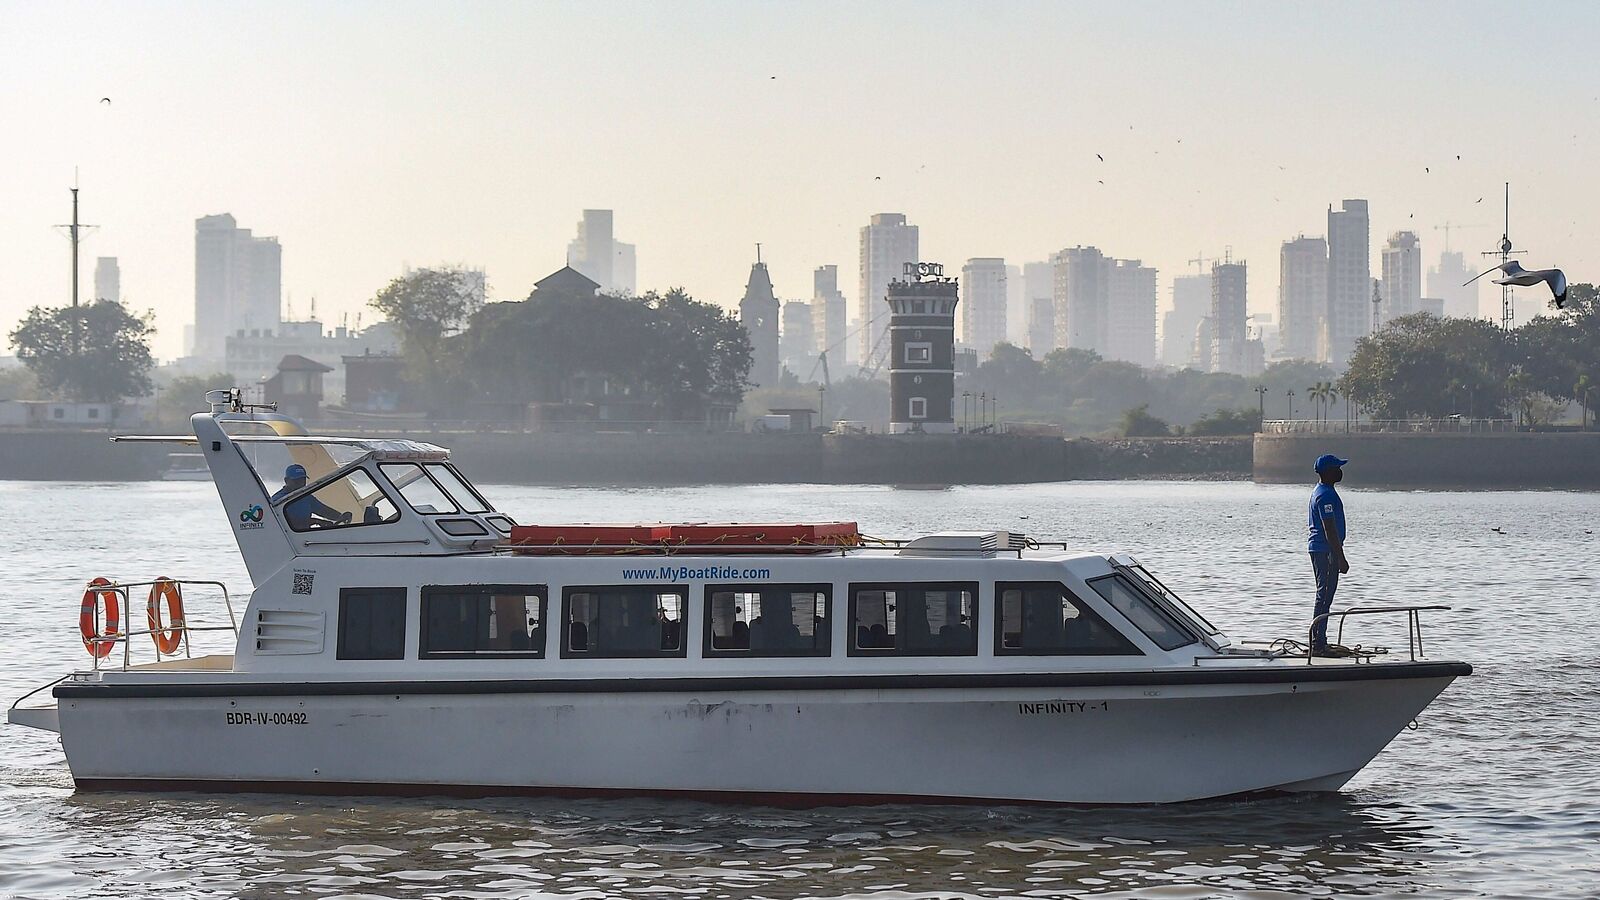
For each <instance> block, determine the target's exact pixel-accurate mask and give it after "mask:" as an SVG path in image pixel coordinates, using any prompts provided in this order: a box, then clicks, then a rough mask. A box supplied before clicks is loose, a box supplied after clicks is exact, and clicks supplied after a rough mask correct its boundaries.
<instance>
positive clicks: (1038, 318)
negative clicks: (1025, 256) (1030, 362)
mask: <svg viewBox="0 0 1600 900" xmlns="http://www.w3.org/2000/svg"><path fill="white" fill-rule="evenodd" d="M1055 293H1056V290H1055V272H1054V270H1053V269H1052V268H1051V264H1050V263H1049V262H1031V263H1023V265H1022V296H1023V302H1024V303H1025V304H1026V306H1027V310H1028V314H1027V323H1028V350H1029V352H1031V353H1032V354H1033V358H1034V359H1044V358H1045V357H1046V356H1048V355H1049V353H1050V351H1051V350H1054V349H1055V348H1056V307H1055V303H1056V301H1055Z"/></svg>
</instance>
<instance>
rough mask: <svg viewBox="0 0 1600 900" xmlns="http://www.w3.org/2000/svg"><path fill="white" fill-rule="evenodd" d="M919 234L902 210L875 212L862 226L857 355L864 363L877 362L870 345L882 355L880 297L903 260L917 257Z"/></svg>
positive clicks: (884, 319)
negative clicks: (870, 221) (860, 324)
mask: <svg viewBox="0 0 1600 900" xmlns="http://www.w3.org/2000/svg"><path fill="white" fill-rule="evenodd" d="M918 238H919V235H918V232H917V226H915V225H907V224H906V217H905V214H903V213H878V214H877V215H875V216H873V217H872V223H871V224H869V225H867V226H866V227H864V228H862V229H861V295H860V297H859V298H858V299H857V300H856V303H857V305H858V306H857V308H858V309H859V311H860V315H861V322H862V323H863V327H862V329H861V352H860V354H859V357H858V358H859V360H860V362H861V365H863V366H872V365H873V364H874V363H876V362H878V360H875V359H873V358H872V355H873V348H879V350H878V355H879V356H880V357H882V356H883V348H885V347H886V346H887V343H888V342H887V341H886V340H884V335H885V334H886V333H887V332H888V329H889V317H888V312H887V310H885V309H884V307H883V306H882V305H881V300H882V298H883V297H884V295H885V293H886V292H887V290H888V288H889V282H891V281H893V280H895V279H896V278H898V277H900V274H901V273H902V272H903V271H904V269H905V265H906V263H914V262H916V261H917V259H918V252H919V251H918V246H917V242H918Z"/></svg>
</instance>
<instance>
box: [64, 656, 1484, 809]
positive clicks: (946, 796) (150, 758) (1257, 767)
mask: <svg viewBox="0 0 1600 900" xmlns="http://www.w3.org/2000/svg"><path fill="white" fill-rule="evenodd" d="M1452 665H1454V666H1458V667H1459V668H1451V666H1452ZM1314 668H1317V667H1305V669H1306V670H1311V669H1314ZM1351 668H1352V669H1353V668H1355V667H1351ZM1360 669H1362V670H1365V671H1364V672H1357V671H1348V672H1343V673H1340V677H1338V678H1328V677H1316V678H1314V677H1313V676H1314V675H1316V674H1317V673H1315V672H1312V671H1305V675H1304V679H1303V680H1284V679H1285V678H1289V679H1293V678H1296V677H1297V676H1296V675H1295V673H1294V672H1292V671H1291V672H1287V673H1285V672H1282V671H1280V672H1276V673H1274V674H1275V678H1276V679H1277V680H1254V681H1252V680H1247V679H1228V678H1219V679H1218V680H1217V681H1216V682H1214V683H1206V682H1205V681H1204V680H1202V679H1204V678H1205V677H1208V675H1209V674H1211V673H1199V674H1198V676H1196V675H1195V674H1193V673H1185V674H1189V678H1188V679H1187V680H1178V681H1175V682H1167V681H1163V680H1161V679H1160V678H1156V677H1149V678H1144V679H1126V678H1125V679H1124V680H1125V681H1126V682H1127V683H1121V684H1118V683H1114V682H1115V680H1116V679H1115V678H1113V677H1106V678H1102V679H1098V680H1099V681H1100V682H1101V683H1095V681H1096V680H1095V679H1078V680H1077V682H1076V683H1064V684H1061V685H1057V686H1049V685H1034V684H1029V683H1018V684H1016V685H1012V686H1006V685H1004V684H1002V683H1000V681H997V680H991V682H992V686H972V687H946V686H939V685H940V682H939V681H938V680H937V679H925V680H923V681H924V683H926V684H928V685H929V686H927V687H916V686H898V687H897V686H888V687H878V688H857V687H848V686H844V687H839V686H820V687H819V686H816V684H815V683H816V682H817V681H818V680H817V679H796V680H795V682H796V686H795V687H793V688H783V687H777V686H773V685H769V684H768V683H764V682H763V681H762V680H756V682H755V683H754V685H753V687H754V689H729V687H728V686H727V685H717V684H707V685H705V686H695V685H691V684H675V683H668V684H663V685H655V686H651V687H650V688H649V689H646V690H640V689H639V681H638V680H635V681H633V685H634V687H633V689H631V690H620V689H611V690H607V689H606V688H607V687H618V686H614V685H606V684H598V685H595V684H590V685H585V686H583V687H581V688H577V689H573V690H563V689H561V688H562V685H559V684H552V683H550V682H540V683H518V682H509V683H503V684H498V685H495V684H490V685H486V684H484V683H481V682H479V683H476V684H474V683H471V682H454V683H450V684H448V685H428V684H426V683H418V682H408V683H404V684H401V685H393V684H390V685H384V684H368V685H361V684H354V683H350V682H341V683H336V684H328V683H322V684H300V685H292V684H291V685H285V684H281V683H280V684H274V685H271V686H270V687H271V690H262V689H260V686H250V685H229V684H227V683H226V682H217V681H211V682H209V683H208V684H207V685H206V686H205V690H199V691H197V690H195V689H194V686H185V685H182V684H176V685H173V684H169V685H164V686H146V688H145V689H144V690H142V691H141V690H139V689H137V688H135V689H131V690H130V689H128V686H127V685H121V686H119V687H120V688H121V689H120V690H115V691H111V692H107V691H105V690H104V686H98V685H78V686H74V687H67V686H63V688H60V689H58V697H59V721H60V727H61V737H62V742H63V746H64V748H65V750H66V754H67V759H68V763H69V765H70V766H71V769H72V773H73V777H74V779H75V780H76V782H77V784H78V786H79V787H80V788H82V789H90V790H92V789H145V790H161V789H166V790H190V789H197V790H249V791H286V792H304V793H350V794H366V793H381V794H414V795H415V794H467V795H492V794H556V795H596V796H603V795H618V794H622V795H639V794H645V795H678V796H686V797H698V798H704V799H715V800H738V801H748V802H761V803H776V804H784V805H831V804H835V803H877V802H902V801H924V802H1040V803H1092V804H1117V803H1167V802H1177V801H1185V800H1197V799H1203V798H1211V797H1222V796H1229V795H1235V794H1242V793H1251V792H1258V791H1272V790H1336V789H1337V788H1339V787H1340V786H1342V785H1343V784H1344V783H1345V782H1346V781H1347V780H1349V778H1351V777H1352V776H1353V775H1355V773H1356V772H1358V771H1359V770H1360V769H1361V768H1362V767H1363V766H1364V765H1366V763H1367V762H1368V761H1370V760H1371V759H1372V757H1373V756H1375V755H1376V754H1377V753H1378V752H1379V751H1380V750H1381V749H1383V747H1384V746H1385V745H1386V744H1388V743H1389V741H1390V740H1392V739H1393V738H1394V736H1395V735H1396V734H1398V733H1399V732H1400V731H1401V730H1402V729H1403V728H1405V726H1406V725H1407V724H1408V723H1409V722H1411V721H1412V720H1413V719H1414V718H1415V717H1416V716H1417V714H1418V713H1420V712H1421V711H1422V710H1423V708H1424V707H1426V706H1427V705H1428V703H1429V702H1431V701H1432V700H1433V698H1434V697H1435V696H1437V695H1438V694H1439V692H1440V691H1442V690H1444V688H1445V687H1446V686H1447V685H1449V683H1450V682H1451V681H1452V680H1453V679H1454V678H1455V677H1456V675H1458V674H1465V671H1470V669H1467V668H1466V667H1465V666H1460V665H1459V664H1390V665H1370V666H1362V667H1360ZM1461 670H1465V671H1461ZM1139 674H1147V675H1153V674H1154V673H1139ZM706 681H708V682H713V681H715V680H712V679H707V680H706ZM767 681H770V682H781V681H784V680H783V679H772V680H767ZM885 683H886V684H890V685H894V684H898V683H899V682H892V681H891V682H885ZM908 684H909V683H908ZM157 687H160V688H161V689H159V690H158V689H155V688H157ZM574 687H576V686H574ZM680 688H681V689H680ZM97 689H99V690H98V694H104V695H105V696H99V695H97ZM141 693H142V695H141Z"/></svg>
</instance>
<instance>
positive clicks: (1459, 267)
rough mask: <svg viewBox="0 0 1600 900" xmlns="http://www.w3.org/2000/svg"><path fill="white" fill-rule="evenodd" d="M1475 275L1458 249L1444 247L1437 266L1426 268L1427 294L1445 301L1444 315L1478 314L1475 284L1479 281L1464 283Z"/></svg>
mask: <svg viewBox="0 0 1600 900" xmlns="http://www.w3.org/2000/svg"><path fill="white" fill-rule="evenodd" d="M1476 274H1478V273H1477V272H1474V271H1472V269H1471V268H1470V267H1469V266H1468V265H1467V257H1466V254H1464V253H1462V252H1460V251H1458V250H1449V249H1447V250H1445V251H1444V252H1443V253H1441V254H1439V266H1438V268H1433V269H1429V270H1428V296H1429V297H1439V298H1441V299H1443V300H1444V314H1445V315H1447V316H1456V317H1459V318H1463V319H1475V318H1477V317H1478V285H1480V284H1483V282H1482V281H1474V282H1472V283H1471V284H1467V283H1466V282H1467V281H1468V280H1469V279H1471V278H1472V276H1474V275H1476Z"/></svg>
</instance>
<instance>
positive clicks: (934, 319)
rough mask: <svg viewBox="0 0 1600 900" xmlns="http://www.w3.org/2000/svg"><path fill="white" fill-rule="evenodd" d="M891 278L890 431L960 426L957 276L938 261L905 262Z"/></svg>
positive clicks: (941, 430) (934, 430) (950, 430)
mask: <svg viewBox="0 0 1600 900" xmlns="http://www.w3.org/2000/svg"><path fill="white" fill-rule="evenodd" d="M903 271H904V278H903V280H895V281H891V282H889V286H888V292H887V296H886V297H884V301H885V303H887V304H888V309H889V314H888V317H887V318H888V325H887V327H888V329H889V332H888V333H889V347H890V354H891V355H890V356H889V404H890V406H889V432H890V433H891V434H906V433H918V432H927V433H929V434H953V433H954V432H955V430H956V371H955V352H956V303H957V299H958V298H957V293H958V288H957V286H956V280H955V279H954V278H946V277H945V275H944V267H943V266H941V265H938V264H936V263H906V264H905V266H904V270H903Z"/></svg>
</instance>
